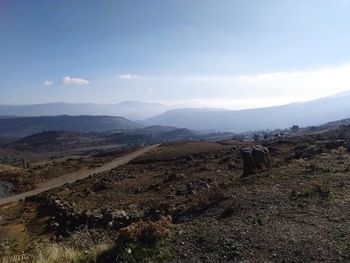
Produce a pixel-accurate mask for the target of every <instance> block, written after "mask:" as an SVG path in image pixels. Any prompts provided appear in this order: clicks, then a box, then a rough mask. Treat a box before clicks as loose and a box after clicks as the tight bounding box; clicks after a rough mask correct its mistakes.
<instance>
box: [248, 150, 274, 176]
mask: <svg viewBox="0 0 350 263" xmlns="http://www.w3.org/2000/svg"><path fill="white" fill-rule="evenodd" d="M241 156H242V158H243V175H242V176H243V177H245V176H248V175H251V174H257V173H260V172H262V171H265V170H267V169H269V168H271V166H272V161H271V156H270V153H269V150H268V149H267V148H266V147H264V146H261V145H255V146H253V147H250V148H244V149H242V150H241Z"/></svg>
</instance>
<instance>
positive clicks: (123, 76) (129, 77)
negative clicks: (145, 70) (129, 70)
mask: <svg viewBox="0 0 350 263" xmlns="http://www.w3.org/2000/svg"><path fill="white" fill-rule="evenodd" d="M140 77H141V76H139V75H133V74H121V75H119V76H118V78H120V79H124V80H131V79H139V78H140Z"/></svg>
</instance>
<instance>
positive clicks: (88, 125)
mask: <svg viewBox="0 0 350 263" xmlns="http://www.w3.org/2000/svg"><path fill="white" fill-rule="evenodd" d="M140 127H141V125H139V124H137V123H135V122H132V121H129V120H127V119H125V118H122V117H110V116H67V115H63V116H52V117H19V118H1V119H0V135H1V136H3V137H6V136H7V137H24V136H28V135H31V134H35V133H40V132H43V131H49V130H54V131H63V130H64V131H74V132H101V131H108V130H116V129H122V130H124V129H135V128H140Z"/></svg>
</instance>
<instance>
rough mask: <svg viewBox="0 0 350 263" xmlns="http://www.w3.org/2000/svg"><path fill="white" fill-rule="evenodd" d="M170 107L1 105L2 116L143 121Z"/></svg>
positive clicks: (134, 103) (126, 103) (130, 103)
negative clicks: (101, 116) (95, 116)
mask: <svg viewBox="0 0 350 263" xmlns="http://www.w3.org/2000/svg"><path fill="white" fill-rule="evenodd" d="M167 110H169V107H167V106H165V105H162V104H159V103H147V102H139V101H124V102H120V103H116V104H95V103H46V104H34V105H0V116H22V117H30V116H56V115H109V116H122V117H125V118H128V119H134V120H141V119H145V118H149V117H151V116H154V115H157V114H161V113H163V112H165V111H167Z"/></svg>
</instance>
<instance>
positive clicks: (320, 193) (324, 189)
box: [291, 181, 332, 200]
mask: <svg viewBox="0 0 350 263" xmlns="http://www.w3.org/2000/svg"><path fill="white" fill-rule="evenodd" d="M331 196H332V188H331V186H330V184H329V183H328V182H326V181H322V182H317V183H315V184H312V185H308V186H302V187H300V188H299V189H295V190H293V191H292V193H291V197H292V198H293V199H296V198H320V199H322V200H329V199H331Z"/></svg>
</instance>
